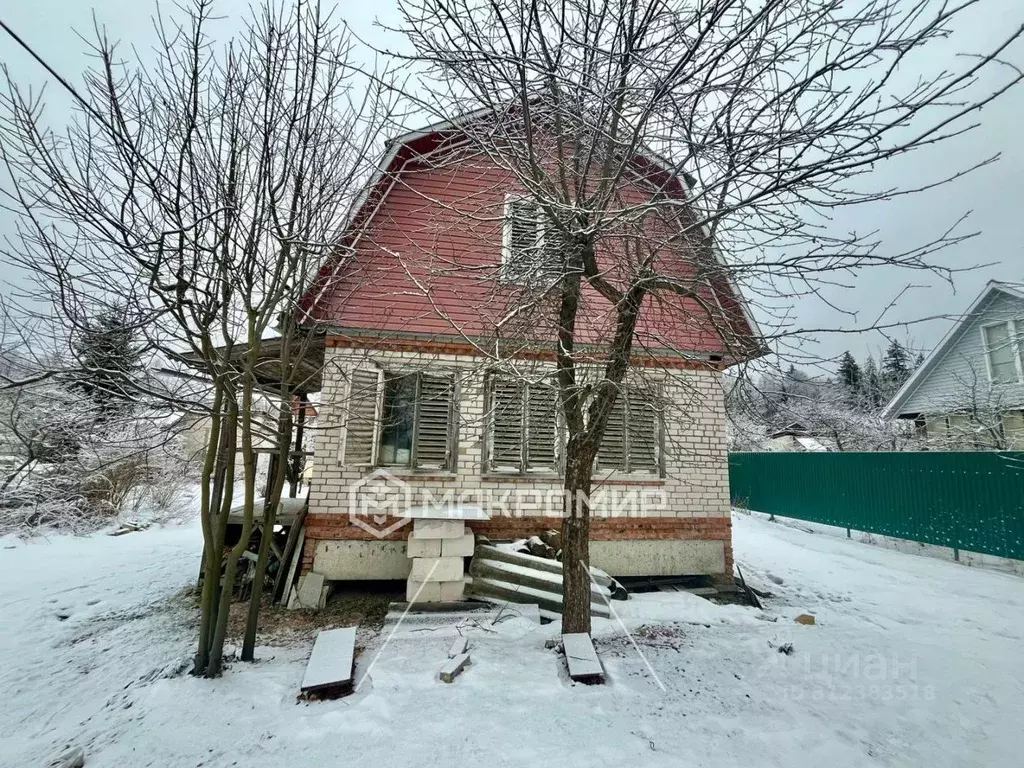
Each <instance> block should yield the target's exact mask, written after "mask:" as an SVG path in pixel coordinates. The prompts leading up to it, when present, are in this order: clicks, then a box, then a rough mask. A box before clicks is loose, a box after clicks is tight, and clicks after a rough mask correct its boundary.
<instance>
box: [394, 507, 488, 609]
mask: <svg viewBox="0 0 1024 768" xmlns="http://www.w3.org/2000/svg"><path fill="white" fill-rule="evenodd" d="M406 546H407V549H406V554H407V555H408V556H409V557H410V558H412V570H411V571H410V572H409V580H408V581H407V582H406V587H405V599H406V600H408V601H412V600H413V599H414V598H415V599H416V602H418V603H438V602H450V601H454V600H461V599H462V597H463V593H464V592H465V589H466V576H465V563H464V562H463V558H464V557H469V556H470V555H472V554H473V546H474V539H473V532H472V531H471V530H470V529H469V528H468V527H467V526H466V524H465V523H464V522H463V521H462V520H429V519H416V520H413V524H412V531H411V532H410V533H409V539H408V542H407V545H406ZM417 593H419V596H418V597H417Z"/></svg>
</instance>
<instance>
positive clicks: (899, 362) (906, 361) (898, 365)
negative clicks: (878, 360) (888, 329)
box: [882, 339, 911, 398]
mask: <svg viewBox="0 0 1024 768" xmlns="http://www.w3.org/2000/svg"><path fill="white" fill-rule="evenodd" d="M910 374H911V368H910V355H909V354H907V350H906V349H905V348H904V346H903V345H902V344H900V343H899V342H898V341H896V339H893V340H892V341H891V342H889V348H888V349H887V350H886V351H885V356H884V357H883V358H882V394H883V396H884V397H885V398H890V397H892V396H893V395H894V394H896V390H898V389H899V388H900V387H902V386H903V382H905V381H906V380H907V379H909V378H910Z"/></svg>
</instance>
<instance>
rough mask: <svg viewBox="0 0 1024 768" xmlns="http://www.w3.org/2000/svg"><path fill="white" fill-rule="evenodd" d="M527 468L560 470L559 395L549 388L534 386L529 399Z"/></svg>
mask: <svg viewBox="0 0 1024 768" xmlns="http://www.w3.org/2000/svg"><path fill="white" fill-rule="evenodd" d="M526 434H527V438H526V468H527V469H549V470H554V469H557V460H558V457H557V454H556V451H555V445H556V442H557V440H558V392H557V390H556V389H555V388H554V387H552V386H550V385H546V384H530V385H529V387H528V388H527V395H526Z"/></svg>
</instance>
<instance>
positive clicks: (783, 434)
mask: <svg viewBox="0 0 1024 768" xmlns="http://www.w3.org/2000/svg"><path fill="white" fill-rule="evenodd" d="M769 440H770V442H769V443H768V450H769V451H793V452H798V453H803V452H807V451H810V452H812V453H818V452H821V451H828V450H830V449H829V448H828V446H827V445H825V443H824V442H823V441H822V440H821V439H820V438H819V437H816V436H814V435H812V434H811V432H810V430H809V429H807V427H805V426H804V425H803V424H799V423H796V422H794V423H793V424H790V425H789V426H787V427H785V428H784V429H780V430H779V431H778V432H773V433H772V434H771V436H770V438H769Z"/></svg>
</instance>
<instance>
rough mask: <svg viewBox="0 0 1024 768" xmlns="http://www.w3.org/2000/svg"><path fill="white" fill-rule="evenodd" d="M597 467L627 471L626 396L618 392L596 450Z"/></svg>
mask: <svg viewBox="0 0 1024 768" xmlns="http://www.w3.org/2000/svg"><path fill="white" fill-rule="evenodd" d="M597 466H598V469H602V470H616V471H618V472H625V471H627V468H626V394H625V393H624V392H620V393H619V396H618V397H616V398H615V405H613V406H612V411H611V413H610V414H608V423H607V424H606V425H605V428H604V435H603V436H602V437H601V445H600V446H598V449H597Z"/></svg>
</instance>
